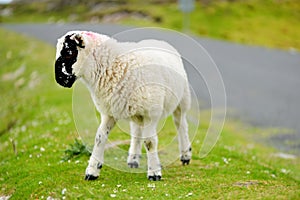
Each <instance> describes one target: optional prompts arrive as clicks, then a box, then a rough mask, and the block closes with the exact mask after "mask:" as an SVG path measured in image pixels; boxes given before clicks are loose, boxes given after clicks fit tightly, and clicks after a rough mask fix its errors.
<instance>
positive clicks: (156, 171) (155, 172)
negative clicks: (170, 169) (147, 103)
mask: <svg viewBox="0 0 300 200" xmlns="http://www.w3.org/2000/svg"><path fill="white" fill-rule="evenodd" d="M143 136H144V137H145V141H144V143H145V147H146V150H147V158H148V179H149V180H151V181H159V180H160V179H161V176H162V174H161V164H160V161H159V158H158V149H157V146H158V139H157V134H156V124H155V125H148V126H147V127H146V128H144V130H143Z"/></svg>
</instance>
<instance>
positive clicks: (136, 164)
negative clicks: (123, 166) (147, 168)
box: [128, 161, 139, 168]
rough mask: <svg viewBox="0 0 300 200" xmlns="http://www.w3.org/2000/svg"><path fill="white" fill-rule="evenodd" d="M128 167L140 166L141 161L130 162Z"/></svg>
mask: <svg viewBox="0 0 300 200" xmlns="http://www.w3.org/2000/svg"><path fill="white" fill-rule="evenodd" d="M128 167H130V168H138V167H139V163H137V162H135V161H134V162H130V163H128Z"/></svg>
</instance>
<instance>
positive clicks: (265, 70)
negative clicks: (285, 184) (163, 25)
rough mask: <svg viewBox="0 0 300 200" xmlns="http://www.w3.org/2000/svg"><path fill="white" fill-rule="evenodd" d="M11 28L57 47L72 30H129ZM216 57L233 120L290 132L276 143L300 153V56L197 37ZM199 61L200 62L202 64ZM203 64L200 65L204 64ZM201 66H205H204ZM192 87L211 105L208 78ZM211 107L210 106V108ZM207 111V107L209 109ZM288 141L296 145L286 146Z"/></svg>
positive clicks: (170, 37) (113, 30)
mask: <svg viewBox="0 0 300 200" xmlns="http://www.w3.org/2000/svg"><path fill="white" fill-rule="evenodd" d="M2 27H5V28H7V29H11V30H14V31H17V32H22V33H25V34H28V35H30V36H33V37H36V38H39V39H41V40H43V41H46V42H49V43H51V44H53V45H54V44H55V43H56V40H57V38H58V37H60V36H61V35H63V34H64V33H65V32H67V31H68V30H74V29H75V30H92V31H97V32H101V33H104V34H108V35H113V34H117V33H119V32H121V31H124V30H127V29H129V28H128V27H123V26H116V25H90V24H77V25H32V24H26V25H2ZM157 34H159V37H158V38H159V39H165V40H167V41H169V42H171V43H173V44H174V43H175V46H176V47H177V48H180V50H181V51H182V52H185V53H186V52H188V54H189V57H191V58H197V57H199V53H198V52H195V51H193V50H191V49H190V47H189V46H187V44H185V43H181V44H180V43H179V44H178V43H177V44H176V41H179V40H178V38H177V36H176V35H177V34H173V33H167V32H164V31H158V32H157ZM129 35H130V36H129V37H128V38H122V37H121V40H122V39H124V40H129V41H130V40H138V39H140V38H147V36H149V35H150V36H151V37H152V36H153V33H149V30H146V31H145V30H144V31H140V32H139V34H137V35H131V34H129ZM194 39H195V40H196V41H197V42H199V43H200V44H201V45H202V46H203V47H204V48H205V49H206V50H207V51H208V53H209V54H210V55H211V57H212V58H213V60H214V61H215V63H216V64H217V66H218V68H219V70H220V73H221V75H222V78H223V81H224V84H225V88H226V94H227V106H228V110H229V116H234V117H236V118H238V119H241V120H242V121H245V122H248V123H251V124H253V125H257V126H262V127H273V128H287V129H291V130H293V131H294V133H293V134H289V135H285V136H283V135H279V136H275V137H274V138H273V140H271V141H272V142H273V144H275V145H276V146H277V147H278V148H280V149H281V150H292V152H294V153H299V152H300V142H299V141H300V89H299V88H300V54H299V53H296V52H285V51H280V50H271V49H265V48H260V47H249V46H242V45H237V44H231V43H226V42H221V41H214V40H210V39H203V38H194ZM198 61H199V60H198ZM198 61H197V62H198ZM196 64H197V65H198V64H199V66H200V65H203V63H201V62H198V63H196ZM188 73H189V76H190V79H191V82H192V85H193V86H194V87H195V88H197V89H196V90H197V91H196V93H197V95H198V96H199V97H200V98H201V99H203V100H204V102H209V100H210V98H209V94H208V92H207V88H206V85H205V82H204V81H203V79H201V78H199V77H193V74H194V73H193V72H192V71H189V72H188ZM208 104H209V103H208ZM206 106H207V104H206ZM286 140H289V141H292V142H294V141H295V140H298V142H296V144H295V142H294V145H292V146H285V143H286V142H287V141H286Z"/></svg>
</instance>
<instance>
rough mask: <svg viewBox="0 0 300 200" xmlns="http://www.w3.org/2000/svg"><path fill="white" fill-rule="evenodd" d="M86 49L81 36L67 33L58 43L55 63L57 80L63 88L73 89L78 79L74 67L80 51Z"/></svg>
mask: <svg viewBox="0 0 300 200" xmlns="http://www.w3.org/2000/svg"><path fill="white" fill-rule="evenodd" d="M83 48H85V45H84V42H83V39H82V37H81V35H80V34H77V33H76V32H74V33H67V34H66V35H65V36H63V37H62V38H60V39H59V40H58V43H57V49H56V61H55V80H56V82H57V83H58V84H60V85H61V86H63V87H68V88H70V87H72V85H73V84H74V82H75V81H76V79H77V77H76V75H75V73H74V71H73V65H74V64H75V63H76V61H77V57H78V50H79V49H83Z"/></svg>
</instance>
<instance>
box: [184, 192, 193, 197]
mask: <svg viewBox="0 0 300 200" xmlns="http://www.w3.org/2000/svg"><path fill="white" fill-rule="evenodd" d="M192 195H193V193H192V192H189V193H188V194H187V195H185V196H186V197H189V196H192Z"/></svg>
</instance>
